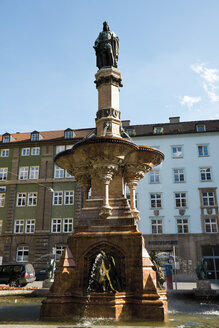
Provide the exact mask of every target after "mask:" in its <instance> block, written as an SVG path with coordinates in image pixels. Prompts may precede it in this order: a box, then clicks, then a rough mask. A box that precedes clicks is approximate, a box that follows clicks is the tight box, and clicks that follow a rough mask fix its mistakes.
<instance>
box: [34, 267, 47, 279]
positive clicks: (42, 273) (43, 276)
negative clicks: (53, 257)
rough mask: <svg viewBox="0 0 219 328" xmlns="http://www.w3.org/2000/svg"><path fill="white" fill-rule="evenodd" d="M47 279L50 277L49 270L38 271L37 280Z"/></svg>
mask: <svg viewBox="0 0 219 328" xmlns="http://www.w3.org/2000/svg"><path fill="white" fill-rule="evenodd" d="M45 279H48V271H47V270H46V269H43V270H40V271H37V272H36V280H37V281H42V280H45Z"/></svg>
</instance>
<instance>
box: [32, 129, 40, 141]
mask: <svg viewBox="0 0 219 328" xmlns="http://www.w3.org/2000/svg"><path fill="white" fill-rule="evenodd" d="M38 140H39V132H38V131H33V132H32V133H31V141H38Z"/></svg>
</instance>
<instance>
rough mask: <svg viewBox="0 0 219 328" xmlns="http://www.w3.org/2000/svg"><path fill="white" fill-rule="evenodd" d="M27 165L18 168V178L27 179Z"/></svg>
mask: <svg viewBox="0 0 219 328" xmlns="http://www.w3.org/2000/svg"><path fill="white" fill-rule="evenodd" d="M28 171H29V167H28V166H23V167H20V169H19V180H27V179H28Z"/></svg>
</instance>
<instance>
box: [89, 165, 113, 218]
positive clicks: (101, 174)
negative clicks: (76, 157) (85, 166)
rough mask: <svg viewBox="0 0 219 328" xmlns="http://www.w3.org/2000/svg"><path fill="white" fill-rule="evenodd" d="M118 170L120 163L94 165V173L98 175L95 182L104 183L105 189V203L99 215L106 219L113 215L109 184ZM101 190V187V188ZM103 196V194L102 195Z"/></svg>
mask: <svg viewBox="0 0 219 328" xmlns="http://www.w3.org/2000/svg"><path fill="white" fill-rule="evenodd" d="M117 171H118V165H116V164H108V163H99V164H94V166H93V175H94V176H96V177H97V179H96V180H93V181H95V182H94V183H100V184H103V185H104V191H103V195H102V197H103V205H102V207H101V209H100V212H99V216H100V217H101V218H102V219H106V218H107V217H108V216H110V215H112V207H111V206H110V204H109V184H110V182H111V181H112V177H113V175H114V173H115V172H117ZM100 190H101V189H100ZM100 196H101V195H100Z"/></svg>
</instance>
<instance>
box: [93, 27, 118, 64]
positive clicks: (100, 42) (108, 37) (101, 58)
mask: <svg viewBox="0 0 219 328" xmlns="http://www.w3.org/2000/svg"><path fill="white" fill-rule="evenodd" d="M94 49H95V51H96V56H97V67H98V68H99V69H101V68H102V67H116V68H117V61H118V56H119V38H118V36H117V35H116V34H115V33H114V32H112V31H110V28H109V25H108V23H107V22H104V23H103V31H102V32H100V34H99V36H98V38H97V39H96V41H95V44H94Z"/></svg>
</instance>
